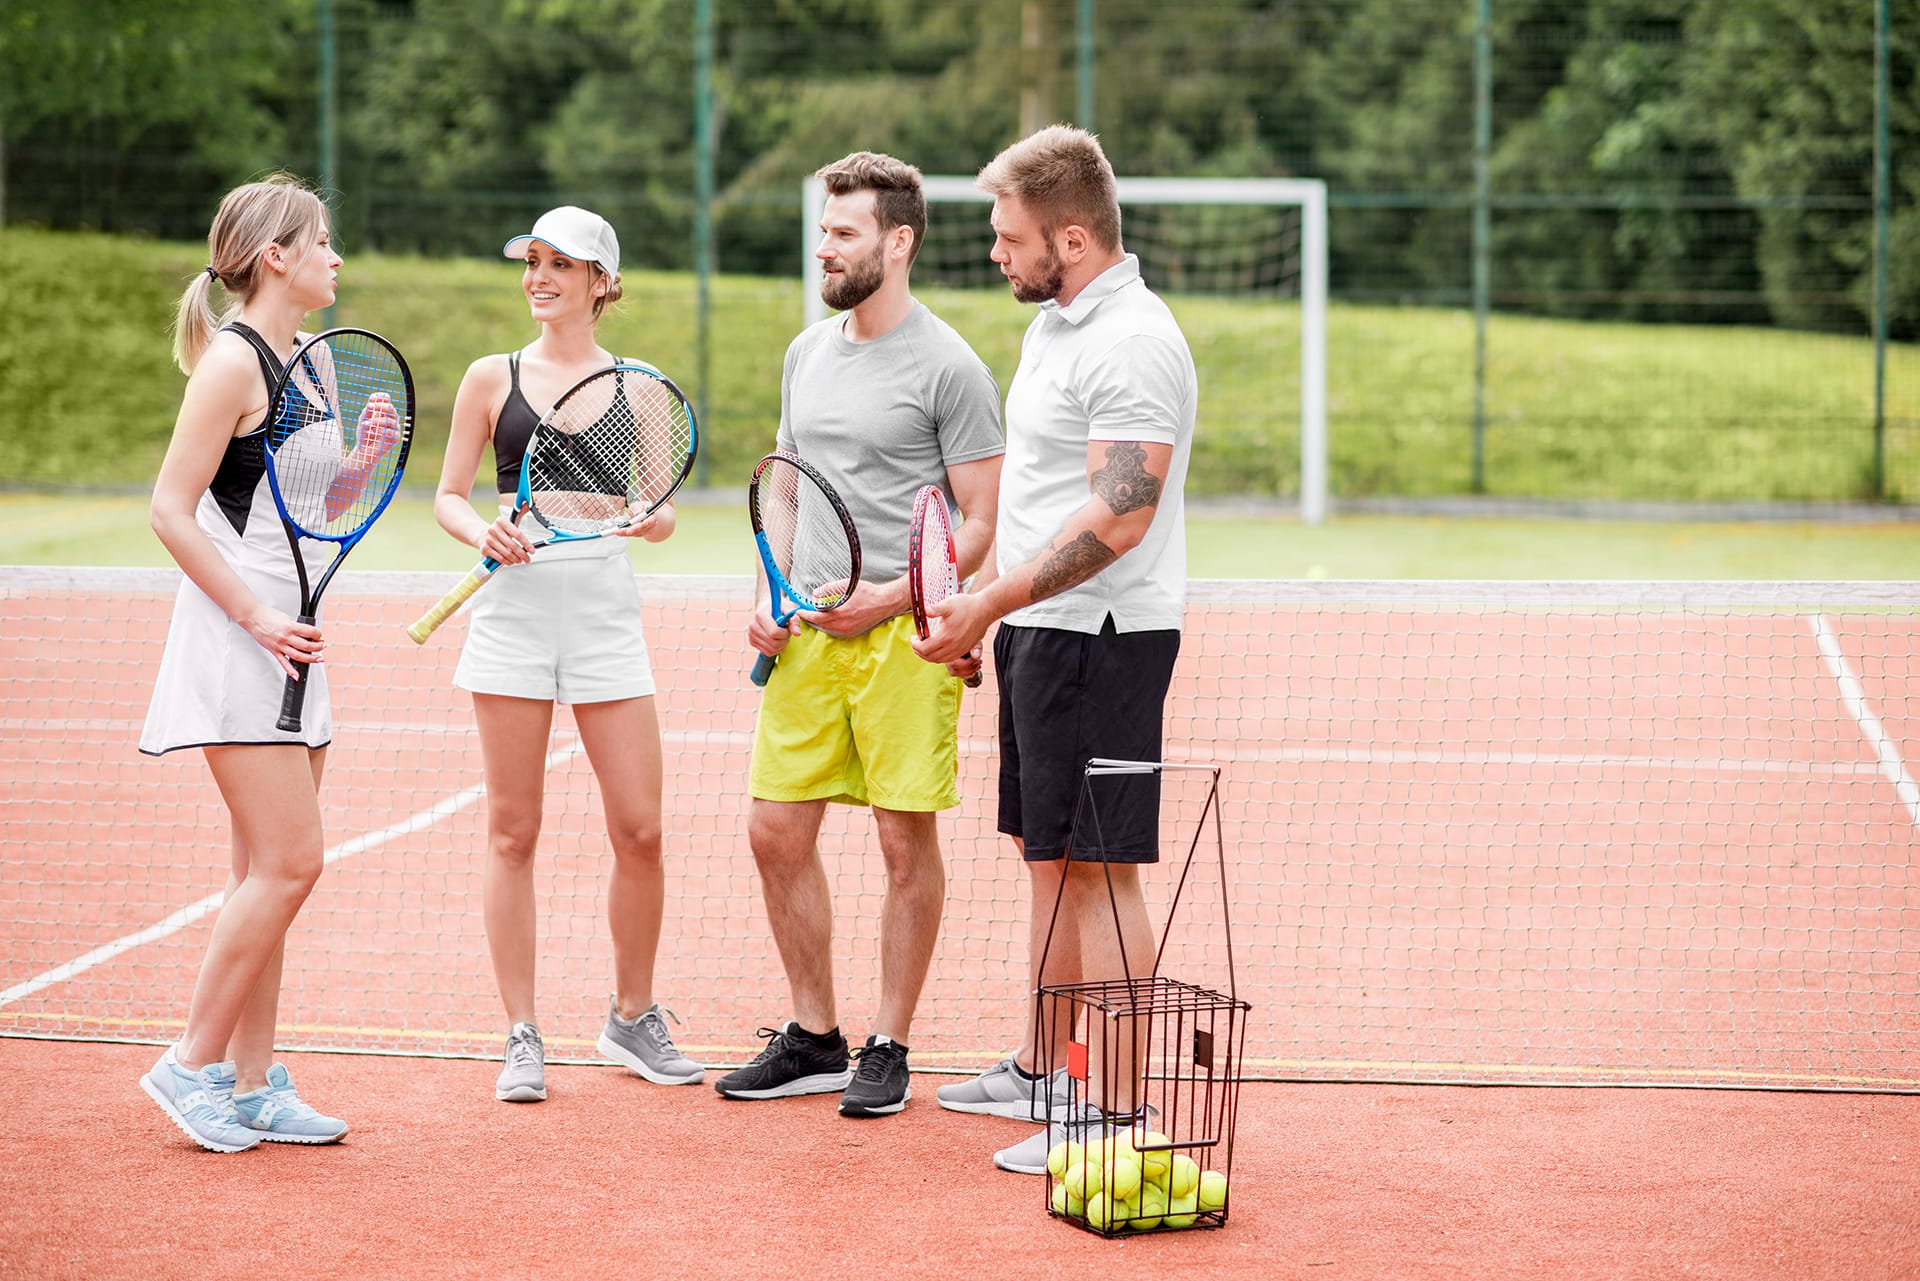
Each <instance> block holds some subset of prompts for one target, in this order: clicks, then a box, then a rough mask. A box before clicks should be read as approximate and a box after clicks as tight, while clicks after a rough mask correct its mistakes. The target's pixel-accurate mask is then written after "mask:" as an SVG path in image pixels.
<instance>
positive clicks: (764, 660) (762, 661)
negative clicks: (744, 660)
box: [750, 654, 780, 685]
mask: <svg viewBox="0 0 1920 1281" xmlns="http://www.w3.org/2000/svg"><path fill="white" fill-rule="evenodd" d="M779 661H780V659H779V657H778V656H777V655H774V654H762V655H760V657H759V659H758V660H756V661H755V662H754V665H753V671H752V673H751V676H750V679H752V681H753V683H754V684H755V685H765V684H766V683H767V678H768V677H769V676H772V675H773V665H774V664H775V663H777V662H779Z"/></svg>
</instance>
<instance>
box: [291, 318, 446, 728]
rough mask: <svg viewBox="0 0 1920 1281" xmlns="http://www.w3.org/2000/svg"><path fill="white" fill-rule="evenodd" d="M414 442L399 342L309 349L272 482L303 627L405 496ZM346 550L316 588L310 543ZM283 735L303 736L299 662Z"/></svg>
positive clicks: (357, 335)
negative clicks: (303, 548) (403, 483)
mask: <svg viewBox="0 0 1920 1281" xmlns="http://www.w3.org/2000/svg"><path fill="white" fill-rule="evenodd" d="M412 441H413V375H412V373H411V372H409V371H408V369H407V362H406V361H404V360H402V359H401V358H400V353H399V352H398V351H396V350H395V349H394V346H393V344H392V343H390V342H388V341H387V340H386V339H384V338H382V337H381V336H380V335H378V334H375V333H370V332H368V331H367V330H365V329H329V330H328V331H326V332H325V333H322V334H316V335H315V336H314V337H312V338H309V339H308V340H307V341H306V342H305V343H302V344H301V346H300V349H299V350H298V351H296V352H294V353H293V358H292V359H291V360H289V361H288V362H287V364H286V368H284V369H283V370H281V373H280V377H279V378H278V379H277V380H276V381H275V383H274V387H273V395H272V398H271V399H270V400H269V402H268V405H267V436H266V446H267V482H268V484H269V486H270V487H271V488H272V491H273V503H274V506H275V507H277V508H279V511H280V523H281V524H283V525H284V526H286V530H287V542H288V544H289V545H290V546H291V547H292V548H293V564H294V570H295V572H296V573H297V574H298V576H299V579H300V621H301V622H303V623H312V622H314V621H315V620H316V618H317V617H318V615H319V613H320V598H321V596H322V595H324V594H325V592H326V590H327V585H328V584H329V583H331V582H332V581H333V576H334V574H335V573H336V572H337V571H338V570H339V568H340V565H341V562H343V561H344V560H346V558H347V553H348V552H350V551H352V550H353V549H354V547H355V545H357V544H358V543H359V542H360V540H361V539H362V538H364V537H365V536H366V533H367V530H369V529H371V528H372V527H373V522H374V521H375V520H376V519H377V518H378V517H379V515H380V513H381V512H383V511H385V510H386V509H387V504H388V503H389V502H391V501H392V500H393V494H394V491H395V490H396V489H398V488H399V487H400V474H401V472H402V471H404V470H405V469H406V465H407V450H408V448H409V446H410V445H411V444H412ZM303 538H310V539H314V540H317V541H321V542H329V543H335V544H338V546H339V548H340V550H339V551H338V552H337V553H335V555H334V558H333V563H332V564H330V565H328V566H327V569H326V572H325V573H323V574H321V575H320V578H319V580H318V581H316V582H314V583H312V584H311V586H310V585H309V583H308V579H307V560H306V557H304V556H302V555H301V554H300V540H301V539H303ZM293 666H294V672H295V674H294V675H292V676H289V677H287V686H286V690H285V692H284V693H283V694H282V695H281V698H280V719H279V721H278V722H277V724H278V725H279V727H280V728H281V729H283V730H286V731H288V732H290V733H298V732H299V730H300V711H301V708H302V707H303V706H304V705H305V703H306V701H307V682H306V680H305V679H304V677H305V675H306V670H307V666H308V665H307V664H306V663H301V662H295V663H294V665H293Z"/></svg>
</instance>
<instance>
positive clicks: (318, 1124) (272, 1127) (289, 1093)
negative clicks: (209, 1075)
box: [207, 1063, 347, 1143]
mask: <svg viewBox="0 0 1920 1281" xmlns="http://www.w3.org/2000/svg"><path fill="white" fill-rule="evenodd" d="M213 1067H219V1068H224V1069H225V1072H224V1074H223V1083H224V1085H225V1087H226V1090H227V1093H228V1094H229V1095H230V1096H231V1097H232V1099H233V1110H234V1111H235V1112H236V1113H238V1114H239V1117H240V1119H241V1121H243V1122H245V1123H246V1124H247V1126H248V1127H249V1128H251V1129H253V1130H254V1131H256V1132H257V1133H258V1134H259V1136H260V1138H261V1139H262V1140H263V1141H265V1142H267V1143H336V1142H338V1141H339V1140H340V1138H341V1137H342V1136H343V1135H345V1134H346V1132H347V1123H346V1122H345V1121H342V1120H340V1119H339V1118H338V1117H331V1116H325V1115H322V1114H321V1113H320V1112H318V1111H316V1110H315V1109H314V1108H313V1107H312V1106H311V1105H310V1104H308V1103H307V1102H306V1101H305V1100H303V1099H302V1098H301V1097H300V1095H299V1093H298V1092H296V1091H295V1090H294V1088H293V1078H292V1077H291V1076H289V1075H288V1074H287V1069H286V1068H284V1067H282V1066H281V1065H280V1064H278V1063H275V1064H274V1065H273V1066H272V1067H270V1068H268V1069H267V1084H266V1085H265V1087H264V1088H262V1089H258V1090H249V1091H248V1092H247V1093H245V1094H234V1093H233V1084H234V1082H233V1064H231V1063H218V1064H214V1065H213ZM213 1067H209V1068H208V1069H207V1070H208V1071H209V1072H212V1071H213Z"/></svg>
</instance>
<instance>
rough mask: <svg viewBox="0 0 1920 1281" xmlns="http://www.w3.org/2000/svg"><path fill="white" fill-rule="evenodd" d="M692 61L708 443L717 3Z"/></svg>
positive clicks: (701, 483) (703, 421) (699, 394)
mask: <svg viewBox="0 0 1920 1281" xmlns="http://www.w3.org/2000/svg"><path fill="white" fill-rule="evenodd" d="M693 44H694V57H693V139H694V163H693V169H694V176H693V187H694V195H693V276H694V359H693V365H694V392H693V404H694V410H693V413H694V419H695V421H697V422H698V424H699V427H700V434H701V435H702V436H703V437H706V438H707V439H708V440H711V439H712V436H711V435H710V433H711V432H712V430H713V428H712V426H711V420H710V419H709V418H708V417H707V410H708V408H709V406H710V399H709V397H708V394H707V389H708V388H709V387H711V386H712V383H713V380H712V378H711V373H712V360H711V352H712V343H711V331H712V304H713V298H712V294H713V0H695V4H694V35H693ZM712 452H713V451H712V450H711V449H702V450H701V451H700V452H699V453H698V454H697V455H696V456H695V465H694V478H693V483H694V484H695V485H696V486H698V487H700V488H703V489H704V488H705V487H706V484H707V458H708V457H709V455H710V454H711V453H712Z"/></svg>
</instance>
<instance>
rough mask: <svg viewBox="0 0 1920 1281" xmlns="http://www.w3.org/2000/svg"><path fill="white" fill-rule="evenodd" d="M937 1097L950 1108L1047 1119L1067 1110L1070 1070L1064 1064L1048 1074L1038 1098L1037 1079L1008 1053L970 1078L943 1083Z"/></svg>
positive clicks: (1018, 1118)
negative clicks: (1023, 1073)
mask: <svg viewBox="0 0 1920 1281" xmlns="http://www.w3.org/2000/svg"><path fill="white" fill-rule="evenodd" d="M934 1097H935V1098H936V1099H938V1100H939V1101H940V1106H941V1107H943V1108H945V1109H946V1110H947V1111H949V1112H970V1113H973V1114H974V1115H976V1116H1004V1117H1006V1118H1007V1119H1008V1120H1010V1121H1045V1120H1047V1119H1048V1118H1049V1117H1051V1116H1054V1115H1055V1114H1056V1113H1064V1112H1065V1111H1066V1107H1067V1070H1066V1069H1065V1068H1061V1069H1059V1070H1058V1071H1056V1072H1054V1073H1052V1074H1051V1075H1050V1076H1048V1077H1047V1084H1046V1089H1045V1090H1044V1091H1043V1092H1042V1093H1041V1094H1040V1096H1039V1097H1038V1098H1036V1097H1034V1082H1033V1081H1032V1080H1031V1079H1030V1078H1028V1077H1026V1076H1023V1075H1022V1074H1021V1073H1020V1071H1019V1069H1018V1068H1016V1067H1015V1066H1014V1063H1013V1059H1012V1058H1011V1057H1008V1058H1004V1059H1001V1060H1000V1061H999V1062H998V1063H996V1064H994V1065H993V1066H992V1067H990V1068H988V1069H987V1070H986V1071H984V1072H982V1073H981V1074H980V1075H979V1076H976V1077H974V1078H973V1079H972V1080H970V1081H957V1082H955V1083H954V1084H952V1085H943V1086H941V1087H940V1088H939V1089H938V1090H936V1091H934Z"/></svg>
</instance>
